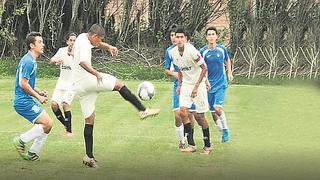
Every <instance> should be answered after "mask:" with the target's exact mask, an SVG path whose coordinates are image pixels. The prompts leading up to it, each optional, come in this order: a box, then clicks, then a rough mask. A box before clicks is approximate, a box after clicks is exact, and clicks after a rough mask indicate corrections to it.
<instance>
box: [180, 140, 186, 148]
mask: <svg viewBox="0 0 320 180" xmlns="http://www.w3.org/2000/svg"><path fill="white" fill-rule="evenodd" d="M185 148H186V143H183V142H181V141H180V143H179V149H180V150H181V149H185Z"/></svg>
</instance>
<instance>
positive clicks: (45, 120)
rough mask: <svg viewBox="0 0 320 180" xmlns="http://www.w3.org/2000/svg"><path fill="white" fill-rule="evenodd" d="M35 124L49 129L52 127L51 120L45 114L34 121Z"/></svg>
mask: <svg viewBox="0 0 320 180" xmlns="http://www.w3.org/2000/svg"><path fill="white" fill-rule="evenodd" d="M35 123H36V124H43V125H44V126H46V127H48V128H51V127H52V120H51V118H50V116H49V115H48V113H47V112H45V111H44V112H43V113H42V114H41V115H40V116H39V118H38V119H37V120H36V121H35Z"/></svg>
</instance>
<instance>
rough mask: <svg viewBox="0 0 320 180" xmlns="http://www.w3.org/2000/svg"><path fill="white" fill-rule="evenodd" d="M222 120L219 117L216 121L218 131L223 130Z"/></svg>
mask: <svg viewBox="0 0 320 180" xmlns="http://www.w3.org/2000/svg"><path fill="white" fill-rule="evenodd" d="M222 127H223V126H222V120H221V119H220V118H219V119H218V120H217V121H216V128H217V130H218V131H220V132H221V131H222Z"/></svg>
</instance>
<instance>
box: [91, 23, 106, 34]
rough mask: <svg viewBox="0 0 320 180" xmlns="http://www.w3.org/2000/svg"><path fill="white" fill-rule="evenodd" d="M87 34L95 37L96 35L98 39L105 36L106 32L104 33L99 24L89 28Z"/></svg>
mask: <svg viewBox="0 0 320 180" xmlns="http://www.w3.org/2000/svg"><path fill="white" fill-rule="evenodd" d="M88 33H89V34H90V35H93V34H96V35H98V36H100V37H104V36H105V35H106V32H105V30H104V28H103V27H102V26H101V25H100V24H93V25H92V26H91V27H90V29H89V31H88Z"/></svg>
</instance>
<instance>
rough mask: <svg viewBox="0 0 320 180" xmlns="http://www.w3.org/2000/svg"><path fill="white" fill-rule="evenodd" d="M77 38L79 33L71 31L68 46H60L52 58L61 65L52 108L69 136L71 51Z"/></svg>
mask: <svg viewBox="0 0 320 180" xmlns="http://www.w3.org/2000/svg"><path fill="white" fill-rule="evenodd" d="M76 38H77V35H76V34H75V33H70V34H69V35H68V37H67V41H66V43H67V46H66V47H62V48H60V49H59V50H58V51H57V53H56V54H55V55H54V56H53V57H52V58H51V59H50V63H53V64H56V65H60V76H59V79H58V81H57V84H56V87H55V89H54V91H53V95H52V101H51V109H52V111H53V113H54V114H55V115H56V117H57V119H58V120H59V121H60V122H61V124H62V125H63V126H64V127H65V136H67V137H71V136H72V128H71V111H70V105H71V101H72V99H73V94H72V93H71V91H70V86H71V69H72V64H73V56H72V54H71V51H72V47H73V44H74V42H75V40H76ZM59 106H62V108H63V111H64V116H63V115H62V112H61V110H60V107H59Z"/></svg>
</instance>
